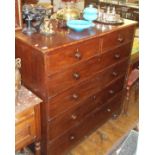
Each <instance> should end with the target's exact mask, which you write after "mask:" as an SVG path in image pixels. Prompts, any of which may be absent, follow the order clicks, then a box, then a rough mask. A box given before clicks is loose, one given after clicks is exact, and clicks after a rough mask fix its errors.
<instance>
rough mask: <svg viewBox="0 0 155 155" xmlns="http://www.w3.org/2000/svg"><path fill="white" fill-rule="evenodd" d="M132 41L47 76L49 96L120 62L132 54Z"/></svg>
mask: <svg viewBox="0 0 155 155" xmlns="http://www.w3.org/2000/svg"><path fill="white" fill-rule="evenodd" d="M130 46H131V43H129V44H126V45H124V46H121V47H119V48H116V49H113V50H111V51H108V52H106V53H103V54H102V55H98V56H95V57H93V58H91V59H89V60H88V61H85V62H83V63H80V64H78V65H75V66H73V67H71V68H68V69H67V70H64V71H62V72H60V73H57V74H53V75H51V76H49V77H48V78H47V83H48V88H47V93H48V96H49V97H50V96H51V97H52V96H55V95H57V94H58V93H60V92H62V91H64V90H66V89H68V88H70V87H72V86H73V85H77V84H79V83H80V82H82V81H84V80H86V79H88V78H91V77H92V76H93V75H95V74H96V73H97V72H99V71H102V70H103V69H106V68H107V67H109V66H111V65H113V64H116V63H119V62H120V61H122V60H123V59H124V58H127V57H128V56H129V54H130V50H131V48H130Z"/></svg>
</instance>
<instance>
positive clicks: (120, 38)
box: [117, 35, 124, 43]
mask: <svg viewBox="0 0 155 155" xmlns="http://www.w3.org/2000/svg"><path fill="white" fill-rule="evenodd" d="M117 40H118V41H119V42H120V43H122V42H123V41H124V37H123V36H122V35H119V36H118V39H117Z"/></svg>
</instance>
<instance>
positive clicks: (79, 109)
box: [49, 76, 124, 140]
mask: <svg viewBox="0 0 155 155" xmlns="http://www.w3.org/2000/svg"><path fill="white" fill-rule="evenodd" d="M123 84H124V76H123V77H121V78H119V79H117V80H116V81H115V82H114V83H112V84H110V86H108V87H106V88H105V89H103V90H102V91H100V92H97V93H96V94H94V95H92V96H90V97H89V98H87V99H86V100H85V101H83V102H81V103H79V105H77V106H74V107H73V108H71V109H69V110H67V111H65V112H64V113H63V114H62V115H59V116H58V117H56V118H55V119H53V120H52V121H50V122H49V140H53V139H55V138H56V137H58V136H60V135H61V134H63V133H64V132H65V131H66V130H69V129H70V128H72V127H73V126H75V125H76V124H77V123H79V122H80V121H81V120H82V119H84V118H85V117H86V116H87V115H88V114H89V113H91V112H93V110H94V109H96V108H97V107H100V106H101V105H103V104H105V103H106V102H107V100H108V99H110V98H112V97H113V96H115V95H116V94H117V93H118V92H120V91H121V90H122V89H123Z"/></svg>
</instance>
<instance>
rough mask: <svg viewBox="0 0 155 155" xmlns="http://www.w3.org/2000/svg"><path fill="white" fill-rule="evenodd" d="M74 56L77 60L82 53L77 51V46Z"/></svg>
mask: <svg viewBox="0 0 155 155" xmlns="http://www.w3.org/2000/svg"><path fill="white" fill-rule="evenodd" d="M74 56H75V58H76V59H78V60H80V59H81V58H82V55H81V53H80V52H79V49H78V48H77V50H76V52H75V55H74Z"/></svg>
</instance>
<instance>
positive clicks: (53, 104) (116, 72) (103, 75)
mask: <svg viewBox="0 0 155 155" xmlns="http://www.w3.org/2000/svg"><path fill="white" fill-rule="evenodd" d="M127 66H128V61H127V59H124V60H123V61H121V62H120V63H118V64H116V65H114V66H112V67H110V68H108V69H106V70H104V71H102V72H99V73H97V74H96V75H95V76H93V77H92V79H89V80H87V81H84V82H81V83H80V84H79V85H78V86H77V87H73V88H70V89H68V90H67V91H64V92H62V93H60V94H59V95H57V96H55V97H53V98H51V100H50V102H49V103H48V120H51V119H52V118H53V117H55V116H57V115H58V114H60V113H62V112H64V111H66V110H67V109H68V108H70V107H73V106H75V105H77V104H79V103H80V102H82V101H83V100H84V99H86V98H88V97H89V96H91V95H92V94H94V93H95V92H97V91H98V90H101V89H103V88H104V87H105V86H106V85H107V84H108V83H109V82H111V81H112V80H115V79H117V78H118V77H119V76H121V75H125V73H126V69H127Z"/></svg>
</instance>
